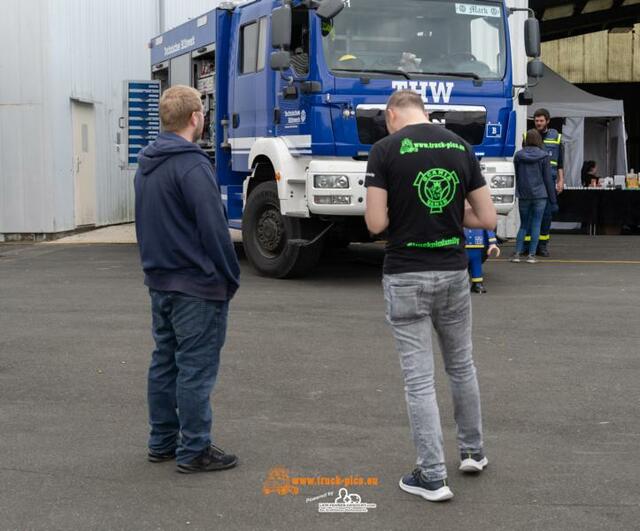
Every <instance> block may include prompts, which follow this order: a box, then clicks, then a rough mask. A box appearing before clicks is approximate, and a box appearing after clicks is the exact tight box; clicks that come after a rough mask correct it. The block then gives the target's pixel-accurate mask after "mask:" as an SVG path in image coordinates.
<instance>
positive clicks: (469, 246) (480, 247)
mask: <svg viewBox="0 0 640 531" xmlns="http://www.w3.org/2000/svg"><path fill="white" fill-rule="evenodd" d="M464 247H465V249H484V245H465V246H464Z"/></svg>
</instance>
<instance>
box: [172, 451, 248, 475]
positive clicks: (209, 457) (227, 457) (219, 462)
mask: <svg viewBox="0 0 640 531" xmlns="http://www.w3.org/2000/svg"><path fill="white" fill-rule="evenodd" d="M237 463H238V458H237V457H236V456H235V455H232V454H225V453H224V450H221V449H220V448H218V447H217V446H214V445H213V444H212V445H211V446H209V447H208V448H206V449H205V450H204V451H203V452H202V453H201V454H200V455H199V456H198V457H196V458H195V459H194V460H193V461H191V462H190V463H178V472H181V473H182V474H194V473H195V472H215V471H216V470H224V469H226V468H233V467H234V466H236V464H237Z"/></svg>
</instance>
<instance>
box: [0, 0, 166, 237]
mask: <svg viewBox="0 0 640 531" xmlns="http://www.w3.org/2000/svg"><path fill="white" fill-rule="evenodd" d="M157 5H158V4H157V1H156V0H138V1H136V2H130V1H128V0H111V1H110V2H86V1H83V0H23V1H21V2H9V3H6V4H3V8H2V9H3V11H2V17H0V80H1V82H0V233H50V232H59V231H65V230H70V229H73V228H74V227H75V213H74V208H75V201H74V174H73V151H72V145H73V143H72V123H71V101H72V99H80V100H82V101H85V102H89V103H92V104H93V105H94V107H95V114H96V199H97V205H96V207H97V211H96V216H97V224H98V225H104V224H108V223H114V222H121V221H126V220H131V219H132V217H133V212H132V205H133V193H132V175H131V172H128V171H123V170H121V169H120V168H119V159H118V155H117V153H116V151H115V137H116V133H117V131H118V128H117V123H118V117H119V116H120V115H121V114H122V80H124V79H127V78H143V79H144V78H148V76H149V50H148V48H147V43H148V41H149V39H150V38H151V37H152V36H153V35H154V34H155V33H156V32H157V23H158V21H157Z"/></svg>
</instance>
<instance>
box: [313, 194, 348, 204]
mask: <svg viewBox="0 0 640 531" xmlns="http://www.w3.org/2000/svg"><path fill="white" fill-rule="evenodd" d="M313 202H314V203H315V204H316V205H350V204H351V196H350V195H314V196H313Z"/></svg>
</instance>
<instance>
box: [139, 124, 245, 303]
mask: <svg viewBox="0 0 640 531" xmlns="http://www.w3.org/2000/svg"><path fill="white" fill-rule="evenodd" d="M138 164H139V166H138V171H137V172H136V176H135V180H134V185H135V193H136V234H137V236H138V244H139V246H140V256H141V259H142V269H143V270H144V273H145V284H146V285H147V286H149V287H150V288H152V289H156V290H161V291H177V292H180V293H184V294H186V295H192V296H194V297H200V298H203V299H208V300H215V301H226V300H229V299H231V298H232V297H233V295H234V293H235V292H236V290H237V289H238V285H239V278H240V266H239V265H238V259H237V257H236V254H235V250H234V248H233V242H232V241H231V236H230V235H229V229H228V226H227V215H226V211H225V208H224V205H223V203H222V199H221V197H220V189H219V188H218V184H217V181H216V177H215V174H214V170H213V167H212V166H211V162H210V160H209V157H208V156H207V154H206V153H205V152H204V151H203V150H202V149H201V148H200V147H199V146H198V145H196V144H193V143H191V142H188V141H187V140H185V139H184V138H182V137H180V136H178V135H176V134H174V133H161V134H160V135H159V136H158V138H157V139H156V141H155V142H153V143H151V144H150V145H148V146H147V147H146V148H145V149H144V150H142V152H141V153H140V155H139V157H138Z"/></svg>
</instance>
